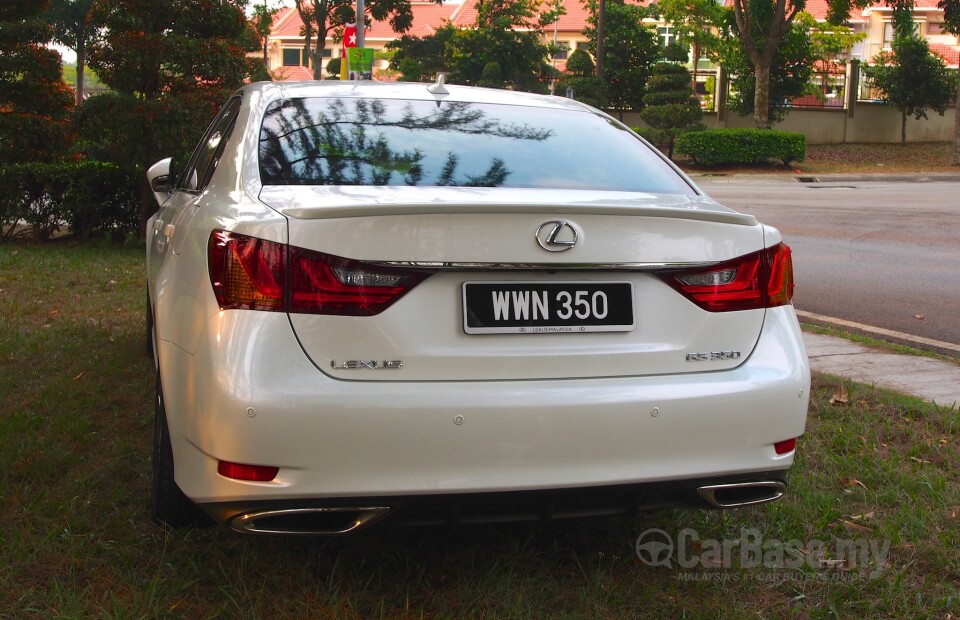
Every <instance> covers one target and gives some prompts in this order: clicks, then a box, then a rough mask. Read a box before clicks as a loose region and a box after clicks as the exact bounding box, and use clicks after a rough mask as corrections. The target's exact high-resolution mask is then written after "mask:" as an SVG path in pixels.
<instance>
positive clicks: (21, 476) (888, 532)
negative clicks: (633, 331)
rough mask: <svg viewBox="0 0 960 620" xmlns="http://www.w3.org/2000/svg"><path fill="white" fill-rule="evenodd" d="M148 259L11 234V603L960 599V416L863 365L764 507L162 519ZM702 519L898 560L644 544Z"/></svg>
mask: <svg viewBox="0 0 960 620" xmlns="http://www.w3.org/2000/svg"><path fill="white" fill-rule="evenodd" d="M142 272H143V258H142V252H141V251H140V250H128V249H121V248H117V247H113V246H106V245H104V246H99V245H86V246H77V245H74V244H72V243H70V242H68V241H60V242H56V243H53V244H48V245H45V246H32V245H20V244H17V245H9V244H8V245H0V498H2V499H3V501H2V502H0V566H3V567H4V568H3V570H0V617H3V618H49V617H68V618H74V617H75V618H88V617H97V618H165V617H171V618H180V617H185V618H199V617H203V618H216V617H222V618H237V617H243V618H279V617H296V618H300V617H311V618H377V617H384V618H427V617H429V618H462V617H477V618H544V617H550V618H553V617H559V618H587V617H590V618H593V617H602V618H630V617H670V618H716V617H729V618H743V617H760V618H780V617H795V618H877V617H891V618H930V617H939V618H948V617H957V616H958V615H960V553H958V552H957V549H960V468H958V466H957V464H958V463H960V412H957V411H951V410H946V409H943V408H939V407H936V406H933V405H929V404H925V403H923V402H920V401H918V400H915V399H912V398H907V397H904V396H900V395H897V394H895V393H892V392H886V391H882V390H877V389H873V388H869V387H866V386H862V385H858V384H853V383H847V382H843V384H844V385H845V386H846V388H847V390H848V392H849V400H850V403H849V404H847V405H837V406H833V405H830V404H829V400H830V397H831V396H832V395H833V393H834V392H835V391H836V389H837V387H838V385H840V383H841V380H840V379H838V378H835V377H829V376H817V377H816V379H815V383H814V386H813V390H812V401H811V406H810V416H809V421H808V427H807V434H806V435H805V437H804V438H803V439H802V440H801V444H800V447H799V451H798V460H797V464H796V466H795V468H794V470H793V472H792V475H791V477H790V485H791V488H790V492H789V494H788V496H787V497H786V498H785V499H784V500H782V501H780V502H777V503H774V504H770V505H767V506H764V507H758V508H754V509H748V510H740V511H729V512H706V511H697V510H670V511H663V512H658V513H654V514H648V515H643V516H640V517H631V518H613V519H591V520H581V521H570V522H557V523H553V524H547V525H523V524H521V525H502V526H474V527H461V528H456V529H449V530H448V529H442V528H441V529H429V530H424V529H415V530H409V531H392V532H391V531H382V532H374V531H371V532H370V533H369V534H366V535H360V536H356V537H353V538H347V539H339V540H317V539H296V538H257V537H243V536H239V535H236V534H233V533H231V532H228V531H225V530H223V529H219V528H214V529H206V530H196V529H189V530H184V531H176V532H166V531H164V530H162V529H160V528H159V527H157V526H156V525H154V524H153V523H152V522H151V521H150V519H149V518H148V494H149V467H150V465H149V459H150V450H151V432H152V430H151V422H152V407H151V400H152V393H153V385H152V384H153V371H152V364H151V362H150V361H149V360H148V359H147V358H146V357H145V356H144V354H143V321H142V311H143V308H142V307H143V295H144V293H143V290H144V279H143V275H142ZM770 414H771V415H776V412H770ZM857 517H859V518H857ZM685 527H687V528H693V529H695V530H696V531H697V532H698V534H699V536H700V537H701V538H704V539H706V538H714V539H718V540H720V539H728V540H729V539H735V538H737V537H738V536H739V533H740V531H741V528H755V529H756V530H757V531H759V532H760V534H761V536H762V537H763V539H764V541H767V543H768V544H770V545H772V542H771V541H772V540H773V539H778V540H781V541H799V542H800V543H802V545H800V547H804V548H805V547H807V546H809V545H808V544H807V543H808V542H809V541H812V540H814V539H819V540H823V541H825V542H827V543H828V545H832V544H833V543H834V542H835V541H837V540H839V539H853V540H856V541H863V542H871V541H872V542H875V543H880V542H882V541H889V542H890V545H891V546H890V551H889V563H888V564H887V565H886V566H884V567H883V570H882V571H880V573H879V576H877V577H876V578H873V579H871V578H869V576H868V575H867V569H870V570H871V571H872V570H875V569H876V568H878V567H877V566H867V567H858V568H856V569H853V570H848V571H846V572H844V571H842V570H839V569H838V568H836V567H832V568H816V569H814V568H806V569H804V570H803V571H801V572H791V571H785V570H779V569H776V568H771V569H764V568H744V567H738V566H734V567H733V568H731V569H729V570H717V569H709V568H696V569H690V570H687V569H683V570H671V569H667V568H664V567H650V566H646V565H645V564H643V563H641V562H640V561H639V560H638V558H637V556H636V554H635V552H634V543H635V541H636V539H637V537H638V536H639V535H640V534H641V533H642V532H643V531H645V530H646V529H648V528H660V529H663V530H665V531H667V532H668V533H670V534H671V535H675V534H676V533H677V532H678V531H679V530H681V529H682V528H685ZM772 548H773V547H772V546H771V549H772ZM832 559H839V558H832ZM723 577H725V578H726V579H727V581H726V582H721V581H718V580H717V579H719V578H723ZM859 577H863V578H862V579H860V578H859ZM705 578H710V579H711V580H710V581H706V580H702V579H705ZM788 578H789V579H788ZM841 578H842V579H841ZM771 579H780V580H781V582H774V581H771Z"/></svg>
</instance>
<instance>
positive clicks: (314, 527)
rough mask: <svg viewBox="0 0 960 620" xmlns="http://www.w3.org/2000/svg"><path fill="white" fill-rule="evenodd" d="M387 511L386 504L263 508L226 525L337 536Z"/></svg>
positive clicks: (242, 529) (258, 531)
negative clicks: (342, 506) (356, 506)
mask: <svg viewBox="0 0 960 620" xmlns="http://www.w3.org/2000/svg"><path fill="white" fill-rule="evenodd" d="M388 512H390V508H388V507H386V506H369V507H363V508H354V507H344V508H340V507H337V508H288V509H283V510H263V511H258V512H248V513H244V514H241V515H238V516H236V517H234V518H233V519H231V520H230V527H231V528H233V529H234V530H236V531H237V532H240V533H242V534H281V535H282V534H286V535H297V536H341V535H344V534H352V533H353V532H356V531H357V530H360V529H363V528H365V527H368V526H370V525H372V524H373V523H375V522H377V521H379V520H380V519H382V518H383V517H385V516H387V513H388Z"/></svg>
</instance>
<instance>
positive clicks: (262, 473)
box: [217, 461, 280, 482]
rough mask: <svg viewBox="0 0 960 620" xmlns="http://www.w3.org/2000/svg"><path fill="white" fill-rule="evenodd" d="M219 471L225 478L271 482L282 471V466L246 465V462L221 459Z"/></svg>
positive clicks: (218, 464)
mask: <svg viewBox="0 0 960 620" xmlns="http://www.w3.org/2000/svg"><path fill="white" fill-rule="evenodd" d="M217 473H218V474H220V475H221V476H223V477H225V478H233V479H234V480H250V481H252V482H270V481H271V480H273V479H274V478H276V477H277V474H278V473H280V468H279V467H273V466H270V465H246V464H244V463H231V462H229V461H220V462H219V463H217Z"/></svg>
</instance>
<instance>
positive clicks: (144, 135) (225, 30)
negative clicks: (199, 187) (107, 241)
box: [77, 0, 265, 234]
mask: <svg viewBox="0 0 960 620" xmlns="http://www.w3.org/2000/svg"><path fill="white" fill-rule="evenodd" d="M245 5H246V2H245V0H98V1H97V2H96V3H95V4H94V8H93V11H92V13H91V18H92V19H93V20H94V23H95V24H96V25H98V26H99V27H101V28H103V29H104V32H105V34H104V36H103V38H102V39H100V40H98V41H96V42H95V43H94V44H93V45H92V46H91V48H90V66H91V68H93V69H94V70H95V71H96V72H97V74H98V75H99V76H100V78H101V79H102V80H103V81H104V83H106V84H107V85H108V86H110V88H111V89H112V90H113V91H114V92H113V93H111V94H106V95H99V96H97V97H91V98H90V99H87V100H86V101H84V103H83V105H81V106H80V109H79V110H78V113H77V123H78V129H79V131H80V136H81V137H82V138H83V139H84V144H83V147H84V149H85V151H86V152H87V154H88V155H90V156H93V157H95V158H99V159H103V160H107V161H114V162H117V163H119V164H121V165H125V166H131V167H134V168H137V169H138V170H140V171H143V170H145V169H146V168H147V166H149V165H151V164H152V163H153V162H154V161H155V160H157V159H160V158H161V157H165V156H174V157H175V159H176V160H179V161H181V162H182V161H183V160H184V159H185V158H186V156H187V155H189V153H190V151H191V150H192V149H193V146H194V145H195V144H196V141H197V139H198V138H199V136H200V135H201V134H202V132H203V130H204V128H205V127H206V126H207V124H208V123H209V122H210V119H211V118H213V116H214V114H216V112H217V110H218V109H219V107H220V106H221V105H222V104H223V102H224V100H225V99H226V97H227V96H228V95H229V94H230V93H231V92H232V91H233V90H235V89H236V88H237V87H239V86H240V85H242V84H243V82H244V81H245V80H247V79H256V78H257V77H261V76H263V75H264V74H265V70H264V68H263V66H262V64H261V63H260V61H259V59H248V58H247V57H246V53H247V51H256V50H257V49H258V48H259V43H258V42H256V41H255V37H252V36H251V31H250V29H249V28H248V23H247V19H246V16H245V15H244V10H243V9H244V7H245ZM139 176H140V177H141V178H143V179H144V180H143V183H142V185H141V212H140V220H141V234H142V233H143V232H144V226H145V225H146V220H147V218H148V217H149V216H150V214H152V213H153V211H154V209H155V205H154V202H153V197H152V193H151V191H150V188H149V187H148V186H147V184H146V179H145V177H144V176H143V174H140V175H139Z"/></svg>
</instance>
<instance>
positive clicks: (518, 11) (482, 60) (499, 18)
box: [444, 0, 563, 92]
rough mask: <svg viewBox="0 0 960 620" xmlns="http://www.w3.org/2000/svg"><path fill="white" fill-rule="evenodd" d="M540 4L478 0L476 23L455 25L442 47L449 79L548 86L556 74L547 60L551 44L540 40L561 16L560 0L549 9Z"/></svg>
mask: <svg viewBox="0 0 960 620" xmlns="http://www.w3.org/2000/svg"><path fill="white" fill-rule="evenodd" d="M541 8H542V7H541V5H540V3H539V2H537V1H535V0H485V1H484V2H482V3H478V4H477V19H476V22H475V23H474V27H473V28H468V29H456V30H455V31H454V32H453V33H452V37H451V38H450V40H449V41H447V43H446V45H445V47H444V60H445V63H446V66H447V68H448V69H449V70H450V81H451V82H455V83H458V84H469V85H498V86H508V87H511V88H514V89H516V90H524V91H530V92H546V91H547V89H548V85H549V82H550V80H551V79H553V78H554V77H555V76H556V75H557V74H556V70H555V69H554V68H553V66H552V65H551V64H550V63H549V62H547V57H548V56H549V54H550V53H551V52H552V51H553V50H552V47H551V46H549V45H544V44H543V43H541V35H542V32H543V28H544V27H545V26H546V25H547V24H551V23H553V22H555V21H556V20H557V19H558V18H559V17H560V15H561V14H562V11H563V6H562V4H560V3H559V2H554V3H552V4H550V5H548V7H547V10H544V11H541ZM497 67H499V71H498V70H497ZM485 73H486V75H485Z"/></svg>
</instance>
